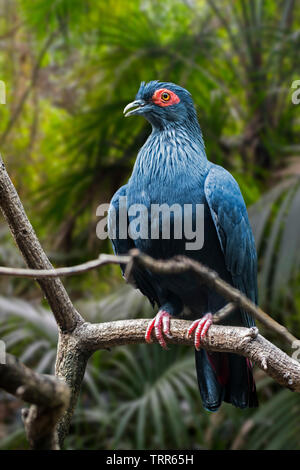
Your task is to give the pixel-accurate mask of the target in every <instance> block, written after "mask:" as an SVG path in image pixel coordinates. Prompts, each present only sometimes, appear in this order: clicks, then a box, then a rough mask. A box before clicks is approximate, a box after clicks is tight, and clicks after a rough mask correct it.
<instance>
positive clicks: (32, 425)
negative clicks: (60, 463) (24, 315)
mask: <svg viewBox="0 0 300 470" xmlns="http://www.w3.org/2000/svg"><path fill="white" fill-rule="evenodd" d="M0 387H2V388H3V389H4V390H6V391H7V392H9V393H11V394H12V395H15V396H16V397H18V398H21V399H22V400H24V401H26V402H28V403H32V404H33V406H31V407H30V408H26V409H24V410H22V418H23V421H24V425H25V431H26V434H27V438H28V441H29V444H30V447H31V448H32V449H35V450H44V449H52V450H55V449H59V445H58V438H57V432H56V425H57V422H58V420H59V419H60V417H61V416H62V415H63V413H64V411H65V410H66V408H67V406H68V404H69V400H70V390H69V387H67V385H66V384H65V383H64V382H62V381H60V380H57V379H55V378H54V377H52V376H45V375H40V374H37V373H35V372H33V371H32V370H31V369H29V368H28V367H26V366H25V365H24V364H22V363H20V362H19V361H18V360H17V359H16V358H15V357H14V356H12V355H10V354H6V363H5V364H0Z"/></svg>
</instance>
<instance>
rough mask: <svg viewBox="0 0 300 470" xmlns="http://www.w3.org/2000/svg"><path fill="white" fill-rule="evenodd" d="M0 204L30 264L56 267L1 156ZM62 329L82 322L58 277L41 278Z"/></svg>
mask: <svg viewBox="0 0 300 470" xmlns="http://www.w3.org/2000/svg"><path fill="white" fill-rule="evenodd" d="M0 207H1V210H2V212H3V215H4V217H5V218H6V220H7V223H8V225H9V228H10V230H11V233H12V235H13V237H14V239H15V242H16V244H17V246H18V247H19V249H20V251H21V253H22V255H23V256H24V258H25V260H26V263H27V265H28V266H29V267H30V268H34V269H37V270H39V269H53V267H52V265H51V263H50V261H49V260H48V258H47V256H46V254H45V252H44V250H43V248H42V246H41V244H40V242H39V240H38V238H37V236H36V234H35V232H34V230H33V227H32V225H31V223H30V222H29V220H28V218H27V215H26V213H25V211H24V208H23V205H22V203H21V201H20V199H19V196H18V194H17V192H16V190H15V187H14V185H13V184H12V182H11V180H10V178H9V176H8V174H7V171H6V168H5V165H4V163H3V160H2V158H1V156H0ZM38 282H39V284H40V286H41V288H42V290H43V292H44V294H45V297H46V299H47V300H48V302H49V305H50V307H51V309H52V312H53V314H54V316H55V319H56V322H57V324H58V326H59V328H60V329H61V330H62V331H71V330H73V329H74V328H75V327H76V325H77V323H80V322H83V319H82V317H81V316H80V315H79V313H78V312H77V310H76V309H75V307H74V306H73V304H72V302H71V300H70V298H69V296H68V294H67V292H66V290H65V288H64V286H63V284H62V282H61V281H60V280H59V279H40V280H38Z"/></svg>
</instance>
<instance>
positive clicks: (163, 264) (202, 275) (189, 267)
mask: <svg viewBox="0 0 300 470" xmlns="http://www.w3.org/2000/svg"><path fill="white" fill-rule="evenodd" d="M107 264H125V265H127V267H126V272H125V278H126V279H127V281H128V282H130V280H131V272H132V269H133V268H134V265H135V264H140V265H141V266H142V267H144V268H147V269H149V270H150V271H152V272H157V273H160V274H174V273H175V274H176V273H183V272H188V271H192V272H194V273H195V275H196V276H197V277H198V279H199V280H200V281H201V283H204V284H207V285H209V286H210V287H212V288H213V289H215V290H216V291H217V292H218V293H219V294H221V295H222V296H223V297H224V298H225V299H227V300H228V301H229V302H230V304H228V305H227V306H226V307H224V309H222V312H218V314H214V323H219V322H221V321H222V320H223V319H224V318H225V317H226V316H227V315H228V314H229V313H231V312H232V310H234V308H238V307H239V308H242V309H244V310H246V311H247V312H249V313H250V314H251V315H253V317H254V318H256V319H257V320H258V321H260V322H261V323H262V324H263V325H265V326H266V327H267V328H268V329H269V330H273V331H274V332H275V333H277V334H278V335H279V336H281V337H282V338H283V339H284V340H285V341H287V342H288V343H289V344H290V345H293V343H294V342H295V341H298V340H297V338H296V337H295V336H293V335H292V334H291V333H290V332H289V331H288V330H287V328H285V327H284V326H283V325H280V323H278V322H277V321H276V320H274V319H273V318H272V317H270V316H269V315H268V314H267V313H266V312H264V311H263V310H262V309H261V308H260V307H258V306H257V305H255V304H254V303H253V302H251V300H250V299H248V298H247V297H246V296H245V295H244V294H243V293H242V292H240V291H239V290H238V289H235V288H234V287H232V286H231V285H230V284H228V283H227V282H225V281H223V279H221V278H220V277H219V276H218V274H217V273H216V272H215V271H213V270H212V269H210V268H208V267H207V266H204V265H203V264H201V263H199V262H197V261H194V260H192V259H191V258H188V257H187V256H176V257H174V258H172V259H168V260H157V259H154V258H151V257H150V256H148V255H145V254H144V253H140V252H139V251H138V250H131V252H130V255H129V256H126V255H125V256H124V255H123V256H114V255H107V254H101V255H100V256H99V257H98V258H97V259H95V260H91V261H87V262H85V263H82V264H78V265H76V266H70V267H63V268H57V269H53V268H52V269H40V270H36V269H22V268H9V267H6V266H0V275H7V276H18V277H27V278H36V279H50V278H55V277H58V276H72V275H75V274H82V273H84V272H87V271H90V270H92V269H97V268H99V267H102V266H105V265H107Z"/></svg>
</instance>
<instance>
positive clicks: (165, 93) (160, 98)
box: [152, 88, 180, 107]
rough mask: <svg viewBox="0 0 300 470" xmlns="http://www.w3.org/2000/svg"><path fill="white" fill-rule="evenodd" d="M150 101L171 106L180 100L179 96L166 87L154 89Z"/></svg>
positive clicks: (161, 105)
mask: <svg viewBox="0 0 300 470" xmlns="http://www.w3.org/2000/svg"><path fill="white" fill-rule="evenodd" d="M152 102H153V103H154V104H156V105H157V106H160V107H165V106H171V105H172V104H177V103H179V102H180V98H179V97H178V96H177V95H176V93H174V92H173V91H171V90H168V89H167V88H160V89H159V90H156V91H155V92H154V94H153V96H152Z"/></svg>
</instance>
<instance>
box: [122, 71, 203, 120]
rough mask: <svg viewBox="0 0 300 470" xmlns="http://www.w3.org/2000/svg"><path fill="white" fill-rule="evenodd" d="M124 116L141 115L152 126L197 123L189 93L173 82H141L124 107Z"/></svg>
mask: <svg viewBox="0 0 300 470" xmlns="http://www.w3.org/2000/svg"><path fill="white" fill-rule="evenodd" d="M124 114H125V117H127V116H133V115H137V114H140V115H143V116H144V117H145V118H146V119H147V120H148V121H149V122H150V123H151V124H152V126H153V127H154V128H159V129H163V128H165V127H169V126H170V125H172V124H173V125H174V124H179V125H184V124H186V125H188V126H190V125H191V123H197V125H198V120H197V114H196V110H195V108H194V103H193V100H192V97H191V94H190V93H189V92H188V91H187V90H185V89H184V88H182V87H180V86H179V85H175V84H174V83H169V82H159V81H157V80H155V81H151V82H148V83H145V82H142V83H141V86H140V89H139V91H138V93H137V95H136V97H135V101H133V102H132V103H129V104H128V105H127V106H126V107H125V109H124Z"/></svg>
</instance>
